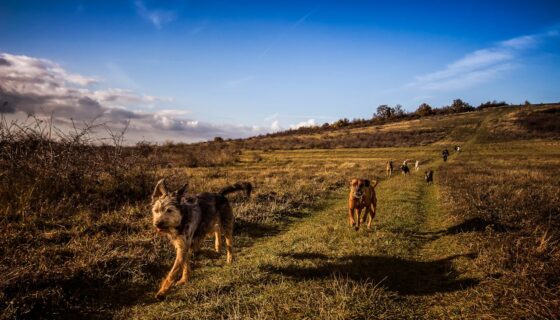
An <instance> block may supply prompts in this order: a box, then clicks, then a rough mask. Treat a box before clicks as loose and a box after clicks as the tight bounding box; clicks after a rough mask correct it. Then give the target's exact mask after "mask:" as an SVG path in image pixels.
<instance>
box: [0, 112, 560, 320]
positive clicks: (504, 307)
mask: <svg viewBox="0 0 560 320" xmlns="http://www.w3.org/2000/svg"><path fill="white" fill-rule="evenodd" d="M558 123H560V107H559V106H557V105H550V106H540V107H503V108H492V109H488V110H484V111H478V112H469V113H462V114H456V115H447V116H437V117H427V118H422V119H418V120H413V121H404V122H398V123H390V124H386V125H382V126H375V127H363V128H354V129H342V130H338V131H329V132H325V133H317V134H310V135H298V136H288V137H283V136H280V137H261V138H254V139H248V140H243V141H242V142H239V141H230V142H220V143H221V144H222V145H221V147H216V144H215V143H214V144H212V146H213V147H212V148H218V149H219V148H222V149H223V150H233V149H230V148H239V149H235V150H236V151H235V152H230V151H228V153H232V154H233V153H235V154H236V155H237V158H236V159H235V161H229V160H227V159H226V160H227V161H222V162H219V163H211V164H209V165H197V166H193V165H186V164H182V162H181V160H180V159H181V158H183V157H184V154H183V153H181V152H183V151H184V150H183V151H181V150H182V149H181V148H185V147H181V146H175V147H172V146H169V147H167V149H162V150H161V152H160V153H159V157H163V156H161V155H164V156H165V157H166V158H165V161H162V160H161V159H158V158H157V157H156V156H155V155H154V153H149V154H146V155H145V156H142V157H138V158H134V159H136V160H135V161H137V163H138V165H139V166H140V165H141V166H142V167H141V168H143V169H142V170H144V171H143V172H145V173H146V174H147V173H150V175H149V176H146V177H143V176H142V178H141V177H139V176H138V175H132V173H127V174H128V175H126V176H125V177H124V178H123V180H122V181H124V182H125V183H124V185H127V184H126V181H129V180H127V179H132V178H134V179H136V180H130V183H134V181H137V183H138V182H142V183H145V184H146V186H145V187H143V189H140V190H136V189H134V190H129V189H126V190H127V191H126V192H125V193H123V196H122V197H123V199H124V201H116V200H115V202H114V204H111V205H99V206H97V207H96V208H95V209H92V207H91V205H87V204H85V205H80V206H75V209H71V208H70V207H71V206H69V207H64V208H62V209H60V208H59V207H60V206H61V205H60V203H61V202H62V200H60V201H59V202H58V203H59V207H57V206H55V205H53V204H49V205H48V206H47V205H46V204H45V208H44V211H43V213H42V215H41V217H34V216H33V211H32V210H30V209H29V206H28V207H25V204H26V202H25V199H22V198H18V199H20V200H19V201H20V202H19V204H18V205H19V207H18V206H16V205H14V206H12V207H10V209H9V210H10V211H9V212H8V209H5V211H4V212H3V214H4V215H3V221H2V224H1V227H2V230H1V231H2V232H3V234H5V235H6V237H5V238H4V239H3V240H2V243H1V245H2V248H3V249H2V258H1V259H2V260H1V262H2V263H1V264H0V265H1V266H2V267H1V268H2V269H1V270H0V274H2V275H1V276H0V308H2V316H1V318H14V317H17V318H42V317H44V318H52V317H63V318H64V317H73V316H76V315H80V316H82V317H86V318H107V317H113V318H118V319H128V318H139V319H161V318H172V319H216V318H224V319H302V318H305V319H315V318H325V319H379V318H384V319H434V318H445V319H450V318H465V319H511V318H543V319H547V318H548V319H551V318H557V317H558V316H560V291H559V289H558V288H559V287H560V273H559V271H558V267H557V266H559V265H560V250H559V249H560V247H559V246H560V243H559V241H560V233H559V232H558V230H559V227H560V211H559V210H560V182H559V179H558V177H559V176H560V169H559V168H560V166H559V165H560V140H559V138H560V130H559V128H558ZM361 139H365V141H366V142H364V146H367V147H364V148H341V147H343V146H344V145H345V144H344V141H347V140H348V141H349V140H352V141H354V140H357V141H361ZM457 144H458V145H461V146H462V149H463V151H462V152H460V153H455V152H453V151H452V155H451V157H450V158H449V160H448V161H447V162H443V161H442V160H441V157H440V154H441V150H442V149H443V148H448V149H449V150H452V147H453V146H454V145H457ZM372 146H374V147H372ZM321 147H324V148H321ZM137 148H140V147H137ZM161 148H164V147H161ZM200 148H204V145H202V146H200ZM125 153H126V152H124V153H123V154H125ZM212 155H214V154H210V157H212ZM220 155H221V154H220ZM224 157H225V156H224ZM153 158H155V159H156V160H159V161H160V162H156V163H157V165H155V166H149V165H147V164H146V162H145V161H146V160H145V159H153ZM213 158H214V159H217V158H219V157H217V156H215V155H214V156H213ZM177 159H179V160H177ZM390 159H392V160H394V161H395V163H396V164H400V163H401V162H402V161H403V160H404V159H419V160H421V161H422V165H421V169H420V171H418V172H416V171H414V170H412V171H411V174H410V175H408V176H404V175H401V174H400V173H398V172H397V174H395V175H394V176H393V177H390V178H388V177H386V176H385V172H384V171H385V163H386V161H388V160H390ZM132 163H134V162H132ZM199 163H201V162H200V161H199ZM427 168H431V169H433V170H434V171H435V181H434V182H435V183H434V184H433V185H427V184H425V182H424V181H423V171H424V170H425V169H427ZM108 176H109V177H111V176H110V175H108ZM164 176H168V177H171V178H170V181H171V185H173V186H174V187H178V186H179V185H180V183H181V182H188V183H189V193H197V192H201V191H208V190H218V189H219V188H220V187H223V186H225V185H227V184H231V183H233V182H236V181H238V180H248V181H251V182H252V183H254V185H255V192H254V196H252V198H251V199H245V198H243V197H237V196H230V199H231V201H232V206H233V209H234V213H235V215H236V225H235V233H234V250H235V254H234V263H233V264H232V265H226V263H225V252H222V253H221V254H216V253H214V252H213V251H212V248H213V239H208V240H207V241H206V243H205V245H204V246H203V250H202V251H201V252H200V253H199V254H198V255H197V257H196V259H195V269H194V272H193V274H192V278H191V280H190V282H189V283H188V284H187V285H185V286H181V287H176V288H175V289H173V290H172V291H171V292H170V294H169V296H168V297H167V298H166V299H165V300H164V301H158V300H156V299H155V298H154V294H155V292H156V290H157V286H158V284H159V281H160V280H161V279H162V278H163V276H164V275H165V273H166V272H167V271H168V269H169V268H170V267H171V264H172V261H173V257H174V252H173V250H172V247H171V245H170V244H169V243H168V241H167V239H164V238H163V237H161V236H158V235H157V233H156V232H154V230H153V228H152V227H151V225H150V223H151V217H150V213H149V194H150V192H151V189H150V188H151V187H152V186H153V185H154V184H155V181H156V180H157V179H158V178H160V177H164ZM354 177H365V178H370V179H376V180H379V181H380V182H379V185H378V186H377V188H376V191H377V198H378V212H377V216H376V219H375V220H374V223H373V227H372V229H371V230H367V229H366V228H361V229H360V230H359V231H354V229H352V228H350V226H349V225H348V222H347V197H348V189H349V188H348V184H349V181H350V180H351V179H352V178H354ZM104 179H105V180H104ZM107 179H109V178H106V177H105V176H101V177H99V181H100V182H99V185H100V186H105V184H104V183H105V181H108V180H107ZM100 188H101V187H100ZM107 188H108V187H107ZM116 188H123V186H121V185H117V187H114V189H109V191H107V190H105V191H103V192H105V193H101V191H98V190H97V189H92V193H94V192H99V195H100V197H101V196H102V195H107V194H110V193H111V192H112V194H117V193H118V192H120V191H119V190H121V189H116ZM103 190H104V189H103ZM115 190H116V191H115ZM3 192H4V193H6V194H7V193H8V190H3ZM94 194H97V193H94ZM119 194H120V193H119ZM130 195H134V197H131V196H130ZM30 196H31V193H30Z"/></svg>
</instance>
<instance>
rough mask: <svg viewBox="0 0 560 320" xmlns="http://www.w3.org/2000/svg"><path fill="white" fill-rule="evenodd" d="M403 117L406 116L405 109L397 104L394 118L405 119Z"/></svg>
mask: <svg viewBox="0 0 560 320" xmlns="http://www.w3.org/2000/svg"><path fill="white" fill-rule="evenodd" d="M403 116H404V110H403V108H402V106H401V105H400V104H397V105H396V106H395V107H394V108H393V117H395V118H400V117H403Z"/></svg>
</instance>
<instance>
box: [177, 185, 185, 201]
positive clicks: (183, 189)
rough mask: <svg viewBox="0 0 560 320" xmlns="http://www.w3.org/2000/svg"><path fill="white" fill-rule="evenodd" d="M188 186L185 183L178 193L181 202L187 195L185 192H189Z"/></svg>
mask: <svg viewBox="0 0 560 320" xmlns="http://www.w3.org/2000/svg"><path fill="white" fill-rule="evenodd" d="M187 186H188V184H187V183H185V184H183V185H182V186H181V188H179V190H177V191H176V194H177V200H181V197H182V196H183V195H184V194H185V191H187Z"/></svg>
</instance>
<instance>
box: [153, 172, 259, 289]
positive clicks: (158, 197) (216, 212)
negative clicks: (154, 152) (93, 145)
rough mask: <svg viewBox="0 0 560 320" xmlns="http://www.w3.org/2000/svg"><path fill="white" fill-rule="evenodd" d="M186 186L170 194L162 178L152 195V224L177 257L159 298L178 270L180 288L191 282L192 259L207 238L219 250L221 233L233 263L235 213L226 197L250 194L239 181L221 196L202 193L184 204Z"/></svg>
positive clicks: (220, 193) (245, 184) (173, 280)
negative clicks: (165, 237)
mask: <svg viewBox="0 0 560 320" xmlns="http://www.w3.org/2000/svg"><path fill="white" fill-rule="evenodd" d="M186 189H187V185H186V184H185V185H183V187H181V188H180V189H179V190H177V191H174V192H169V191H168V189H167V186H166V185H165V180H164V179H161V180H160V181H159V182H158V183H157V185H156V187H155V189H154V192H153V194H152V219H153V225H154V227H155V228H156V229H157V231H158V232H159V233H161V234H165V235H167V237H168V238H169V240H170V241H171V243H172V244H173V246H174V247H175V251H176V257H175V263H174V264H173V267H172V268H171V270H170V271H169V273H168V274H167V276H166V277H165V279H164V280H163V282H162V284H161V287H160V289H159V291H158V292H157V294H156V298H163V297H164V296H165V294H166V293H167V292H168V291H169V288H170V287H171V286H172V285H173V284H174V283H175V281H176V278H177V276H178V273H179V270H180V269H181V270H182V276H181V279H180V280H179V282H177V285H180V284H185V283H186V282H187V280H188V279H189V274H190V270H189V260H190V256H191V254H192V252H193V251H196V250H197V249H198V246H199V245H200V243H201V242H202V241H203V240H204V238H206V236H207V235H209V234H212V233H214V235H215V236H216V239H215V246H216V247H215V249H216V251H218V252H219V251H220V247H221V234H222V232H223V233H224V237H225V239H226V251H227V263H228V264H229V263H231V262H232V261H233V220H234V217H233V211H232V210H231V206H230V205H229V201H228V199H227V198H226V197H225V196H226V195H227V194H229V193H233V192H236V191H242V190H244V191H245V192H246V193H247V196H249V195H250V194H251V190H252V186H251V184H250V183H249V182H238V183H236V184H234V185H231V186H227V187H225V188H223V189H222V190H220V191H219V192H218V193H209V192H203V193H199V194H198V195H196V196H195V197H190V198H189V199H187V201H186V202H184V201H182V198H183V195H184V194H185V191H186Z"/></svg>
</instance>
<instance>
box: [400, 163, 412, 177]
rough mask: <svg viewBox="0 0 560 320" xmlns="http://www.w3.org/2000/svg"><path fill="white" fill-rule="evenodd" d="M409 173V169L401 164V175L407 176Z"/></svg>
mask: <svg viewBox="0 0 560 320" xmlns="http://www.w3.org/2000/svg"><path fill="white" fill-rule="evenodd" d="M409 172H410V169H409V168H408V166H407V165H406V164H403V165H402V166H401V173H402V174H404V175H407V174H408V173H409Z"/></svg>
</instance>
